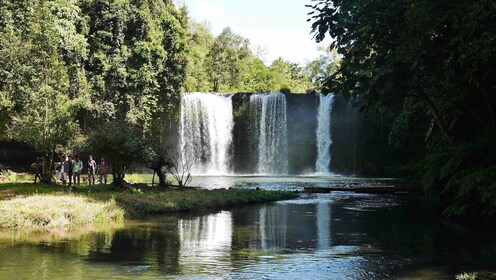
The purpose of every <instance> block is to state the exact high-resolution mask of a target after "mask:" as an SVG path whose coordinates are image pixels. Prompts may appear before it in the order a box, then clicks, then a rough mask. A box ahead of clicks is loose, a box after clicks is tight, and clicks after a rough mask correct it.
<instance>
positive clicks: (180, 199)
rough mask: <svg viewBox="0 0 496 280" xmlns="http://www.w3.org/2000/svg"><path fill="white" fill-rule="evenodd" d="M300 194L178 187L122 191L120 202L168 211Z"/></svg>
mask: <svg viewBox="0 0 496 280" xmlns="http://www.w3.org/2000/svg"><path fill="white" fill-rule="evenodd" d="M296 196H297V195H296V194H294V193H292V192H287V191H263V190H246V189H229V190H226V189H217V190H177V191H164V192H159V193H154V194H147V193H143V194H129V193H122V194H118V195H117V196H116V197H115V198H116V201H117V203H118V204H119V205H121V206H123V207H124V208H125V209H126V210H127V211H128V212H130V213H135V214H136V213H141V214H164V213H172V212H185V211H187V212H194V211H203V210H211V209H220V208H225V207H232V206H235V205H243V204H250V203H262V202H271V201H277V200H282V199H292V198H295V197H296Z"/></svg>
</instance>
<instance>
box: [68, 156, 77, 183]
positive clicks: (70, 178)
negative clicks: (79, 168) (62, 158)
mask: <svg viewBox="0 0 496 280" xmlns="http://www.w3.org/2000/svg"><path fill="white" fill-rule="evenodd" d="M73 170H74V156H73V155H70V156H69V170H68V172H67V175H68V176H69V187H70V186H71V185H72V175H73ZM74 184H76V182H74Z"/></svg>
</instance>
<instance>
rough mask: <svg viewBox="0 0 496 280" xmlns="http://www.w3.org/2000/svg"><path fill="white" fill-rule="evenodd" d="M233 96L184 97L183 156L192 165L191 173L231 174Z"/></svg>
mask: <svg viewBox="0 0 496 280" xmlns="http://www.w3.org/2000/svg"><path fill="white" fill-rule="evenodd" d="M231 97H232V96H230V95H229V96H228V95H217V94H205V93H199V92H194V93H185V94H183V95H182V99H181V120H180V141H181V156H182V157H183V159H187V160H188V161H192V162H191V163H192V164H193V168H192V170H191V171H192V173H196V174H211V175H220V174H228V173H230V153H229V149H230V148H231V145H232V129H233V126H234V122H233V114H232V100H231Z"/></svg>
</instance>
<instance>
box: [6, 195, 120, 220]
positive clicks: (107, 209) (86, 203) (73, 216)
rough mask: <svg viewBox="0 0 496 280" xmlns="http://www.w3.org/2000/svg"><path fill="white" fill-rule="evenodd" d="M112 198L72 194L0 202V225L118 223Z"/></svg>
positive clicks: (117, 215) (117, 214) (34, 196)
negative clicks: (93, 198)
mask: <svg viewBox="0 0 496 280" xmlns="http://www.w3.org/2000/svg"><path fill="white" fill-rule="evenodd" d="M123 217H124V212H123V210H122V209H121V208H119V207H118V206H117V205H116V204H115V202H114V201H113V200H110V201H106V202H101V201H93V200H90V199H88V198H86V197H82V196H74V195H63V196H58V195H30V196H27V197H18V198H14V199H10V200H3V201H0V228H53V227H66V226H85V225H105V224H108V223H114V222H117V223H119V222H122V221H123Z"/></svg>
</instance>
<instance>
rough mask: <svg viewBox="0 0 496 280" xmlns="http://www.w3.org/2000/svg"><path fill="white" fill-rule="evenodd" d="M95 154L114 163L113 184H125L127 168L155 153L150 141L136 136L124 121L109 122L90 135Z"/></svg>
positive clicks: (121, 185) (120, 185)
mask: <svg viewBox="0 0 496 280" xmlns="http://www.w3.org/2000/svg"><path fill="white" fill-rule="evenodd" d="M90 147H91V149H92V151H93V152H94V153H95V154H98V155H101V156H103V157H105V158H106V159H108V160H109V161H110V163H111V164H112V177H113V184H114V185H116V186H119V187H123V186H124V177H125V175H126V172H127V169H128V168H129V166H130V165H131V164H133V163H143V162H145V161H146V159H148V158H151V157H152V156H153V154H154V152H153V150H152V149H151V147H150V146H149V145H148V143H147V142H146V141H145V140H144V139H142V138H140V137H138V136H136V133H135V132H133V131H132V130H131V129H130V127H129V125H128V124H127V123H126V122H124V121H122V120H121V121H114V122H109V123H106V124H104V125H101V126H100V127H98V128H96V129H95V130H94V131H93V133H92V134H91V137H90Z"/></svg>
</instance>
